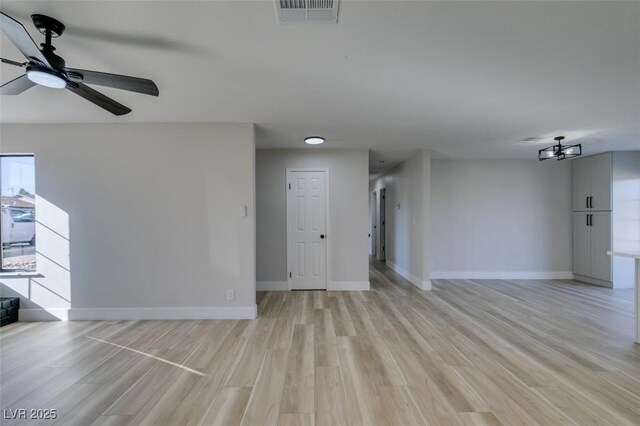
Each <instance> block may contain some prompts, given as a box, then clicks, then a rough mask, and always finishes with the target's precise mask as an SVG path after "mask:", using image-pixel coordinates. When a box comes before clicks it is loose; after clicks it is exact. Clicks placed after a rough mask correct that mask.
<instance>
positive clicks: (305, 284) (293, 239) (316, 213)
mask: <svg viewBox="0 0 640 426" xmlns="http://www.w3.org/2000/svg"><path fill="white" fill-rule="evenodd" d="M287 180H288V182H287V186H288V190H287V206H288V208H287V211H288V215H287V226H288V229H289V241H288V264H289V288H290V289H291V290H313V289H326V288H327V217H326V214H327V196H326V193H327V190H326V180H327V179H326V172H325V171H297V170H296V171H293V170H291V171H288V179H287Z"/></svg>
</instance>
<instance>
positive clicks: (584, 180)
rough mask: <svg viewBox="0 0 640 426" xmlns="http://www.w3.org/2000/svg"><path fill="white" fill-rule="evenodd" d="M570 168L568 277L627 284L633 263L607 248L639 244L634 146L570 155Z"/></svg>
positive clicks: (638, 169) (639, 158) (638, 168)
mask: <svg viewBox="0 0 640 426" xmlns="http://www.w3.org/2000/svg"><path fill="white" fill-rule="evenodd" d="M572 169H573V170H572V183H573V201H572V205H573V274H574V277H575V278H576V279H577V280H580V281H585V282H589V283H592V284H597V285H602V286H606V287H616V288H624V287H632V286H633V276H634V275H633V274H634V270H633V263H632V262H627V261H626V259H623V260H622V261H620V260H619V259H615V258H613V259H612V258H611V256H609V255H608V254H607V252H608V251H610V250H621V249H622V248H625V249H627V250H632V249H633V248H634V247H635V248H640V151H617V152H607V153H604V154H599V155H594V156H592V157H585V158H580V159H576V160H573V162H572ZM636 246H637V247H636Z"/></svg>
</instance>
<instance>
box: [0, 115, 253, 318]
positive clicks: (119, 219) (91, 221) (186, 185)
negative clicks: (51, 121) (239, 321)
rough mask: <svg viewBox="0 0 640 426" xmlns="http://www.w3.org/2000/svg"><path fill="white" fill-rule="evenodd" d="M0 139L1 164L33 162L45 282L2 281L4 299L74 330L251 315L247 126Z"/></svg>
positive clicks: (51, 132)
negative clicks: (14, 158) (100, 323)
mask: <svg viewBox="0 0 640 426" xmlns="http://www.w3.org/2000/svg"><path fill="white" fill-rule="evenodd" d="M0 136H1V139H0V140H1V142H0V150H1V151H2V152H3V153H11V152H20V153H34V154H35V163H36V190H37V193H38V205H37V213H36V214H37V221H38V228H37V251H38V254H37V264H38V268H39V271H40V272H42V273H43V275H44V278H34V279H32V280H27V279H7V278H0V282H1V283H2V287H1V288H2V294H3V295H5V294H7V295H8V294H13V293H15V292H17V293H19V294H20V295H21V297H22V302H23V307H25V308H31V309H39V308H44V309H46V310H48V311H49V312H50V313H52V314H53V315H54V316H57V317H60V318H64V317H65V316H66V315H67V311H66V310H67V309H68V308H71V310H70V311H69V312H68V315H69V317H70V318H71V319H85V318H86V319H103V318H104V319H108V318H116V319H120V318H122V319H125V318H215V317H253V316H254V315H255V266H254V265H255V243H254V235H255V232H254V231H255V215H254V199H255V198H254V197H255V180H254V129H253V125H251V124H237V125H236V124H234V125H213V124H100V125H99V124H69V125H32V124H30V125H18V124H3V125H2V126H1V128H0ZM241 204H246V205H248V212H249V214H248V217H240V214H239V208H240V205H241ZM227 289H233V290H235V300H234V301H227V300H226V291H227ZM141 308H148V309H141ZM172 308H175V309H172ZM22 314H24V315H25V319H26V317H29V316H31V317H32V318H43V317H46V314H45V313H44V312H43V311H35V310H34V311H21V315H22Z"/></svg>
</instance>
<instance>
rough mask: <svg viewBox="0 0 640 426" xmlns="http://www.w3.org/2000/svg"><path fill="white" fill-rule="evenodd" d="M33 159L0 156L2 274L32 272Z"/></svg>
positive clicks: (34, 223)
mask: <svg viewBox="0 0 640 426" xmlns="http://www.w3.org/2000/svg"><path fill="white" fill-rule="evenodd" d="M35 180H36V179H35V163H34V159H33V155H0V195H1V202H0V207H1V209H2V222H1V226H0V239H1V240H2V255H1V257H2V268H0V270H1V271H2V272H12V271H26V272H34V271H35V270H36V182H35Z"/></svg>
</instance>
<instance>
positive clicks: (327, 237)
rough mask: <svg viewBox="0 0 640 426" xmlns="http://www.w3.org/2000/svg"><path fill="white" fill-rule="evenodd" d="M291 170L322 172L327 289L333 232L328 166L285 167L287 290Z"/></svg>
mask: <svg viewBox="0 0 640 426" xmlns="http://www.w3.org/2000/svg"><path fill="white" fill-rule="evenodd" d="M293 172H324V178H325V179H324V190H325V194H324V198H325V203H324V205H325V207H324V208H325V224H326V225H325V226H326V227H327V229H326V230H325V240H326V242H325V244H324V258H325V263H326V265H325V266H326V269H325V273H326V277H325V278H326V283H325V287H326V289H327V290H328V289H329V282H330V277H331V258H330V256H329V253H330V250H329V245H330V242H331V237H332V236H333V232H332V231H331V221H330V220H329V203H330V200H331V198H330V197H329V168H328V167H287V168H286V173H285V182H284V190H285V193H286V196H285V203H286V206H285V211H286V215H285V216H286V218H285V222H286V226H287V290H289V291H291V277H290V276H289V272H291V271H292V268H291V265H292V262H293V247H292V246H291V226H290V225H291V224H290V223H289V220H290V219H291V218H292V217H293V214H292V213H291V211H290V209H291V203H290V197H291V191H289V184H290V183H291V173H293Z"/></svg>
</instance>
